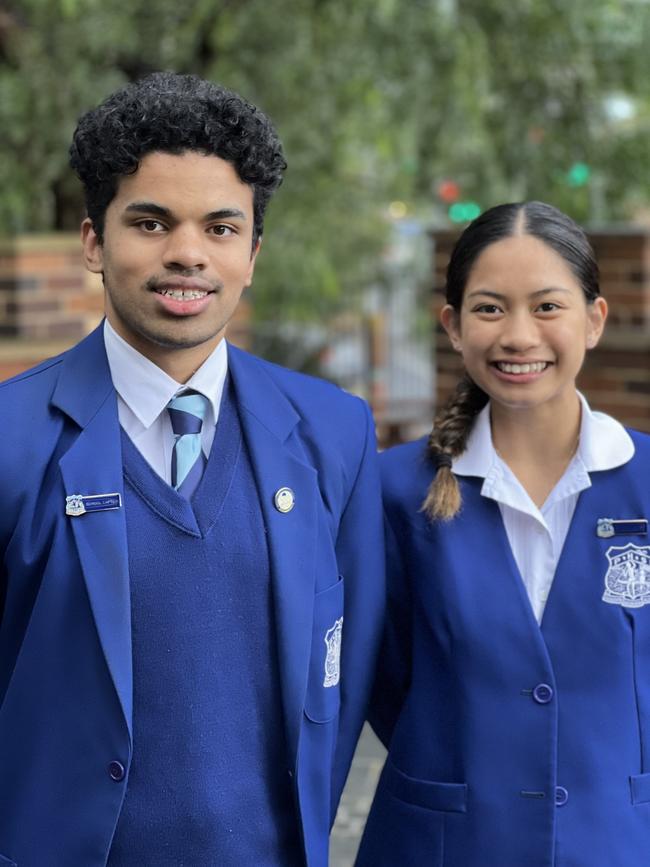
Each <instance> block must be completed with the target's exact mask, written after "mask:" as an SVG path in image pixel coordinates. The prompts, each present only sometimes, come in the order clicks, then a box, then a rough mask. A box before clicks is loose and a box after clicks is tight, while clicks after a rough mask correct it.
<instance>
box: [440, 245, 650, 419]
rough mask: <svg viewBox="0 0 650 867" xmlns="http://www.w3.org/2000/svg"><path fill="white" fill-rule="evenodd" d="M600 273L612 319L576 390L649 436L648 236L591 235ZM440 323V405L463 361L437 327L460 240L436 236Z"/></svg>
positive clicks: (603, 291) (649, 258) (594, 350)
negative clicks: (449, 264) (454, 249)
mask: <svg viewBox="0 0 650 867" xmlns="http://www.w3.org/2000/svg"><path fill="white" fill-rule="evenodd" d="M589 237H590V240H591V243H592V244H593V247H594V250H595V252H596V256H597V258H598V263H599V266H600V273H601V291H602V294H603V295H604V296H605V298H606V299H607V301H608V303H609V311H610V312H609V319H608V322H607V326H606V329H605V334H604V335H603V338H602V340H601V342H600V343H599V345H598V346H597V347H596V348H595V349H593V350H591V352H589V353H588V354H587V361H586V363H585V366H584V369H583V371H582V373H581V375H580V378H579V381H578V385H579V387H580V389H581V390H582V391H583V392H584V393H585V395H586V396H587V399H588V400H589V402H590V404H591V405H592V406H593V407H594V409H599V410H602V411H603V412H607V413H609V414H611V415H613V416H615V417H616V418H617V419H619V420H620V421H622V422H623V423H624V424H627V425H629V426H631V427H635V428H637V429H639V430H644V431H650V230H648V229H646V228H638V229H637V228H627V229H625V230H618V231H595V232H591V233H590V235H589ZM432 238H433V242H434V293H433V299H432V309H433V316H434V322H435V323H436V325H435V328H436V350H435V355H436V369H437V373H438V377H437V395H436V403H437V405H440V402H441V401H444V400H446V398H447V397H448V395H449V393H450V392H451V391H452V389H453V388H454V386H455V384H456V382H457V380H458V377H459V375H460V372H461V369H462V367H461V362H460V357H459V355H458V354H457V353H456V352H454V351H453V350H452V348H451V346H450V344H449V340H448V339H447V336H446V334H445V333H444V331H443V329H442V327H441V326H440V325H439V324H438V314H439V312H440V308H441V307H442V305H443V304H444V285H445V269H446V267H447V262H448V261H449V255H450V253H451V249H452V247H453V244H454V242H455V240H456V238H457V233H456V232H453V231H447V230H444V231H439V232H434V233H432Z"/></svg>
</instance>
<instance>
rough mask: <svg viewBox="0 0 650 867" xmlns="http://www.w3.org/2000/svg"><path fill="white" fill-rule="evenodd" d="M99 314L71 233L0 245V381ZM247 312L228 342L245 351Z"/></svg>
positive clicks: (95, 284) (242, 308)
mask: <svg viewBox="0 0 650 867" xmlns="http://www.w3.org/2000/svg"><path fill="white" fill-rule="evenodd" d="M103 309H104V291H103V287H102V281H101V277H100V276H99V275H98V274H91V273H90V272H89V271H87V270H86V268H85V267H84V264H83V261H82V258H81V242H80V240H79V236H78V235H77V234H76V233H67V232H61V233H56V234H50V235H23V236H17V237H15V238H9V239H5V240H2V241H0V381H1V380H3V379H6V378H7V377H9V376H13V375H14V374H16V373H20V372H21V371H23V370H25V369H27V368H28V367H31V366H32V365H34V364H38V362H40V361H42V360H43V359H44V358H49V357H50V356H52V355H57V354H58V353H59V352H63V351H64V350H65V349H67V348H68V347H70V346H71V345H72V344H73V343H76V342H77V341H78V340H80V339H81V338H82V337H85V335H86V334H88V333H89V332H90V331H92V329H93V328H94V327H95V326H96V325H97V323H98V322H99V321H100V319H101V317H102V314H103ZM249 319H250V306H249V303H248V301H246V300H244V301H242V303H241V304H240V305H239V308H238V310H237V314H236V316H235V317H234V319H233V321H232V323H231V325H230V327H229V331H228V338H229V340H231V341H232V342H233V343H236V344H237V345H238V346H246V345H247V341H248V331H249V328H248V323H249Z"/></svg>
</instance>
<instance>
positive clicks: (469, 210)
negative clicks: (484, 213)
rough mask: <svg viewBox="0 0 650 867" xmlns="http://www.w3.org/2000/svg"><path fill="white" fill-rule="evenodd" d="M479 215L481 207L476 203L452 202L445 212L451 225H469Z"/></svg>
mask: <svg viewBox="0 0 650 867" xmlns="http://www.w3.org/2000/svg"><path fill="white" fill-rule="evenodd" d="M480 213H481V206H480V205H477V204H476V202H454V204H453V205H451V207H450V208H449V210H448V211H447V215H448V216H449V219H450V220H451V222H452V223H471V221H472V220H475V219H476V218H477V217H478V216H479V215H480Z"/></svg>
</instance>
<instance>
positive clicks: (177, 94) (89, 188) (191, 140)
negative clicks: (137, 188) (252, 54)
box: [70, 72, 287, 245]
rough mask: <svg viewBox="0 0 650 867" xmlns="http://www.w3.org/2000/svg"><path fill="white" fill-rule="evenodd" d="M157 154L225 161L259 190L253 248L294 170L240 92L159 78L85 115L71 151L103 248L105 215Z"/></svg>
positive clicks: (192, 78) (190, 79) (184, 78)
mask: <svg viewBox="0 0 650 867" xmlns="http://www.w3.org/2000/svg"><path fill="white" fill-rule="evenodd" d="M153 151H158V152H163V153H170V154H182V153H184V152H185V151H198V152H199V153H204V154H209V155H214V156H218V157H221V159H224V160H227V161H228V162H230V163H232V165H233V166H234V168H235V170H236V171H237V174H238V176H239V179H240V180H241V181H243V182H244V183H246V184H249V185H250V186H251V187H252V189H253V244H254V245H255V244H256V243H257V241H258V239H259V238H260V236H261V235H262V229H263V224H264V212H265V210H266V206H267V204H268V202H269V199H270V198H271V195H272V194H273V192H274V191H275V190H276V189H277V188H278V187H279V186H280V184H281V183H282V174H283V172H284V170H285V169H286V167H287V164H286V162H285V159H284V156H283V153H282V145H281V144H280V140H279V139H278V136H277V133H276V132H275V129H274V128H273V125H272V124H271V122H270V120H269V119H268V118H267V117H266V116H265V115H264V114H263V113H262V112H261V111H260V110H259V109H257V108H256V107H255V106H253V105H251V104H250V103H248V102H246V101H245V100H244V99H242V98H241V97H240V96H238V95H237V94H236V93H233V92H232V91H229V90H226V89H225V88H224V87H221V86H220V85H218V84H213V83H212V82H209V81H205V80H204V79H202V78H199V77H198V76H196V75H180V74H177V73H174V72H155V73H153V74H152V75H148V76H147V77H146V78H142V79H140V80H139V81H136V82H133V83H131V84H128V85H127V86H126V87H124V88H122V89H121V90H118V91H116V92H115V93H113V94H111V96H109V97H108V98H107V99H106V100H105V101H104V102H102V103H101V104H100V105H99V106H97V108H94V109H92V110H91V111H89V112H87V113H86V114H84V115H83V116H82V117H81V118H80V120H79V123H78V125H77V129H76V130H75V132H74V136H73V138H72V144H71V145H70V165H71V166H72V168H73V169H74V170H75V172H76V173H77V175H78V176H79V178H80V180H81V182H82V184H83V186H84V193H85V199H86V210H87V212H88V216H89V218H90V220H91V222H92V225H93V229H94V231H95V233H96V235H97V237H98V239H99V242H100V243H103V234H104V216H105V213H106V208H107V207H108V206H109V205H110V203H111V201H112V199H113V198H114V196H115V194H116V192H117V186H118V183H119V180H120V177H121V176H123V175H128V174H133V173H134V172H135V171H137V169H138V166H139V164H140V160H141V159H142V158H143V157H145V156H146V155H147V154H149V153H152V152H153Z"/></svg>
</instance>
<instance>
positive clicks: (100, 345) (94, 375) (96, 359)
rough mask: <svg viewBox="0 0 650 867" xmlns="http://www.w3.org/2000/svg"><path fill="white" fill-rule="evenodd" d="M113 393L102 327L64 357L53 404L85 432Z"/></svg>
mask: <svg viewBox="0 0 650 867" xmlns="http://www.w3.org/2000/svg"><path fill="white" fill-rule="evenodd" d="M113 390H114V389H113V381H112V380H111V372H110V369H109V367H108V361H107V359H106V350H105V349H104V336H103V331H102V325H99V326H98V327H97V328H96V329H95V330H94V331H92V332H91V333H90V334H89V335H88V337H86V338H85V339H84V340H82V341H81V343H78V344H77V345H76V346H73V347H72V349H70V350H69V351H68V352H66V354H65V355H64V356H63V361H62V367H61V374H60V376H59V380H58V383H57V385H56V388H55V390H54V393H53V395H52V404H53V405H54V406H56V407H58V408H59V409H60V410H62V411H63V412H64V413H66V415H68V416H70V418H71V419H72V420H73V421H75V422H76V423H77V424H78V425H79V427H81V428H85V427H86V426H87V425H88V423H89V422H90V420H91V419H92V418H93V417H94V416H95V414H96V413H97V412H98V410H99V408H100V407H101V406H102V405H103V404H104V402H105V401H106V399H107V397H108V396H109V394H110V393H111V391H113Z"/></svg>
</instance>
